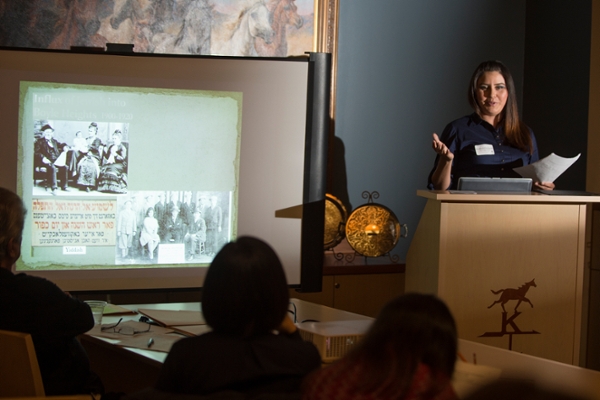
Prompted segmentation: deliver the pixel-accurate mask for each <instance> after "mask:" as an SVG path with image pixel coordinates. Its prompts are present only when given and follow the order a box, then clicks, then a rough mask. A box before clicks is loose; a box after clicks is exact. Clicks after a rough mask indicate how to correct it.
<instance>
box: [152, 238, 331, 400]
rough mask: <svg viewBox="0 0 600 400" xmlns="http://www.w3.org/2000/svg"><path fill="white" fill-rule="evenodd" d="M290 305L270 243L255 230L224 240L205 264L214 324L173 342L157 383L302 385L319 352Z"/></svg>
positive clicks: (246, 390)
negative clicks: (303, 333) (305, 336)
mask: <svg viewBox="0 0 600 400" xmlns="http://www.w3.org/2000/svg"><path fill="white" fill-rule="evenodd" d="M288 306H289V293H288V287H287V282H286V278H285V274H284V271H283V267H282V265H281V262H280V260H279V258H278V257H277V255H276V254H275V252H274V251H273V249H272V248H271V247H270V246H269V245H268V244H267V243H265V242H263V241H261V240H259V239H256V238H252V237H240V238H238V239H237V240H236V241H235V242H231V243H228V244H226V245H225V246H224V247H223V248H222V249H221V250H220V251H219V253H218V254H217V255H216V256H215V258H214V260H213V262H212V264H211V265H210V267H209V269H208V272H207V275H206V279H205V281H204V288H203V293H202V311H203V313H204V318H205V319H206V323H207V324H208V325H209V326H210V327H211V328H212V331H211V332H209V333H206V334H204V335H201V336H197V337H191V338H185V339H182V340H180V341H178V342H176V343H175V344H174V345H173V347H172V348H171V351H170V352H169V355H168V357H167V359H166V360H165V363H164V365H163V368H162V370H161V374H160V377H159V380H158V383H157V385H156V388H157V389H159V390H161V391H167V392H174V393H181V394H199V395H208V394H214V393H222V392H234V393H238V394H240V393H242V394H244V395H246V396H253V395H257V394H278V395H281V396H284V397H285V396H288V395H292V394H294V393H299V392H300V387H301V382H302V380H303V378H304V377H305V376H306V375H307V374H308V373H310V372H311V371H313V370H315V369H317V368H319V366H320V363H321V359H320V356H319V353H318V351H317V349H316V348H315V347H314V345H313V344H312V343H309V342H305V341H303V340H302V339H301V337H300V334H299V332H298V331H297V328H296V326H295V325H294V324H293V322H292V321H291V319H290V318H289V316H288V311H287V310H288Z"/></svg>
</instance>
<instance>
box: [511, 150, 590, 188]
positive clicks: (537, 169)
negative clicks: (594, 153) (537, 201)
mask: <svg viewBox="0 0 600 400" xmlns="http://www.w3.org/2000/svg"><path fill="white" fill-rule="evenodd" d="M579 156H581V153H579V154H577V155H576V156H575V157H571V158H565V157H561V156H557V155H556V154H554V153H552V154H550V155H549V156H547V157H544V158H542V159H541V160H539V161H536V162H534V163H533V164H529V165H525V166H523V167H518V168H514V171H515V172H517V173H518V174H519V175H521V176H522V177H523V178H531V179H533V181H534V182H554V181H555V180H556V178H558V177H559V176H560V175H562V173H563V172H565V171H566V170H567V169H569V167H570V166H571V165H573V163H574V162H575V161H577V160H578V159H579Z"/></svg>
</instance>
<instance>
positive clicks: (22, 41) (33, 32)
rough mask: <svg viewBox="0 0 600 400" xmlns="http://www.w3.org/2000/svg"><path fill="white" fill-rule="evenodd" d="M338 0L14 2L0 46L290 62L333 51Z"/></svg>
mask: <svg viewBox="0 0 600 400" xmlns="http://www.w3.org/2000/svg"><path fill="white" fill-rule="evenodd" d="M338 1H339V0H88V1H59V0H50V1H49V0H31V1H22V0H8V1H3V2H2V6H1V7H0V46H8V47H25V48H46V49H64V50H68V49H70V48H72V47H74V46H76V47H96V48H104V47H105V46H106V43H127V44H133V45H134V51H135V52H136V53H163V54H202V55H225V56H244V57H252V56H257V57H286V56H293V55H301V54H304V53H305V52H307V51H330V52H333V50H334V48H335V35H336V32H337V14H336V12H337V2H338Z"/></svg>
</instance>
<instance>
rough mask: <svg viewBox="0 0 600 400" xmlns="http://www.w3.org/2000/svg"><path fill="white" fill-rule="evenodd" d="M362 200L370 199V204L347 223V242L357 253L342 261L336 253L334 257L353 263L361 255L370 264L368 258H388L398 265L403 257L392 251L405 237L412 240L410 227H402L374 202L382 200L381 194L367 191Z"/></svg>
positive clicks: (389, 211) (364, 205)
mask: <svg viewBox="0 0 600 400" xmlns="http://www.w3.org/2000/svg"><path fill="white" fill-rule="evenodd" d="M362 198H363V199H367V203H365V204H363V205H361V206H359V207H357V208H356V209H355V210H354V211H353V212H352V213H351V214H350V216H349V217H348V220H347V221H346V240H347V241H348V244H350V246H351V247H352V249H354V252H355V253H354V254H346V255H341V257H339V256H340V255H339V254H335V252H334V257H335V258H336V259H337V260H340V261H341V260H343V259H345V260H346V261H347V262H349V263H350V262H353V261H354V259H355V257H356V255H357V254H358V255H361V256H364V257H365V264H367V260H368V257H372V258H374V257H382V256H387V257H388V258H389V259H390V262H392V263H394V264H396V263H398V261H399V258H400V257H399V256H398V255H392V254H391V253H390V251H391V250H392V249H393V248H394V247H395V246H396V244H398V240H399V239H400V238H401V237H407V236H408V226H407V225H406V224H402V225H401V224H400V223H399V222H398V218H396V215H395V214H394V212H393V211H392V210H390V209H389V208H387V207H386V206H384V205H382V204H378V203H375V202H374V201H373V200H374V199H378V198H379V192H377V191H374V192H368V191H364V192H363V193H362ZM402 229H404V234H403V233H402Z"/></svg>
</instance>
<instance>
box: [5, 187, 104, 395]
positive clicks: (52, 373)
mask: <svg viewBox="0 0 600 400" xmlns="http://www.w3.org/2000/svg"><path fill="white" fill-rule="evenodd" d="M25 214H26V210H25V207H24V206H23V202H22V201H21V199H20V198H19V196H17V195H16V194H15V193H13V192H11V191H10V190H8V189H4V188H0V306H1V307H0V329H2V330H9V331H17V332H25V333H30V334H31V337H32V339H33V344H34V346H35V352H36V355H37V360H38V364H39V366H40V372H41V374H42V380H43V382H44V391H45V393H46V395H47V396H52V395H69V394H85V393H101V392H102V385H101V383H100V382H99V380H98V378H97V377H96V376H95V375H94V374H93V373H92V372H91V371H90V366H89V361H88V358H87V355H86V353H85V351H84V349H83V347H82V346H81V344H80V343H79V342H78V341H77V338H76V337H77V335H80V334H82V333H84V332H87V331H89V330H90V329H92V327H93V326H94V318H93V317H92V312H91V310H90V307H89V306H88V305H87V304H85V303H84V302H83V301H80V300H77V299H74V298H72V297H71V296H69V295H68V294H66V293H65V292H63V291H62V290H61V289H59V287H58V286H56V285H55V284H54V283H52V282H50V281H48V280H46V279H43V278H39V277H35V276H30V275H26V274H22V273H21V274H13V272H12V271H11V269H12V266H13V265H14V263H15V262H16V261H17V260H18V259H19V257H20V256H21V238H22V234H23V225H24V221H25Z"/></svg>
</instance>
